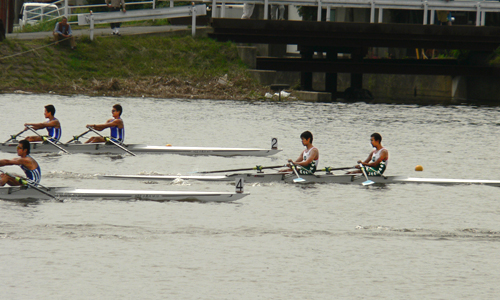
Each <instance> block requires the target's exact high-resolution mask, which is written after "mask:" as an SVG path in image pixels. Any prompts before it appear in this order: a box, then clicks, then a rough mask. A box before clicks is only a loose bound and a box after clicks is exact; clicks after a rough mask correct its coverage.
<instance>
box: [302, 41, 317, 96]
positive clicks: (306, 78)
mask: <svg viewBox="0 0 500 300" xmlns="http://www.w3.org/2000/svg"><path fill="white" fill-rule="evenodd" d="M313 54H314V52H313V51H311V50H309V49H308V50H301V51H300V55H301V57H302V59H304V60H312V58H313ZM312 75H313V74H312V72H300V86H301V89H302V90H304V91H312V90H313V89H312V83H313V76H312Z"/></svg>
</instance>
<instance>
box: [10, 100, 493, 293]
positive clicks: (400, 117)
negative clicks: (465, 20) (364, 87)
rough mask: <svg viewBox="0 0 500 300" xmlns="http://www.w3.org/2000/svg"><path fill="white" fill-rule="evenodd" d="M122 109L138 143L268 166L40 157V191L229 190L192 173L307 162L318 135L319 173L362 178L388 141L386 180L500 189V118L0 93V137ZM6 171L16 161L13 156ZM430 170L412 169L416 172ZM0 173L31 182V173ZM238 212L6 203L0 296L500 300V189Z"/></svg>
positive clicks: (321, 197) (252, 204) (289, 191)
mask: <svg viewBox="0 0 500 300" xmlns="http://www.w3.org/2000/svg"><path fill="white" fill-rule="evenodd" d="M115 103H121V104H122V106H123V108H124V112H123V119H124V122H125V124H126V129H127V135H126V141H127V142H128V143H145V144H149V145H165V144H172V145H176V146H223V147H259V148H268V147H270V145H271V138H273V137H276V138H278V140H279V147H280V148H283V149H284V150H283V151H282V152H280V153H279V154H278V155H275V156H273V157H265V158H259V157H236V158H223V157H189V156H178V155H153V154H151V155H150V154H141V155H138V156H136V157H132V156H129V155H123V156H120V155H114V156H110V155H94V156H92V155H85V154H73V155H64V154H52V155H48V154H44V155H34V157H35V158H36V159H37V160H38V162H39V164H40V165H41V167H42V172H43V179H42V183H43V184H45V185H49V186H52V185H56V186H73V187H81V188H118V189H128V188H131V189H135V188H137V189H162V190H196V191H232V190H233V189H234V185H231V184H227V183H203V182H178V183H167V182H156V183H155V182H139V181H138V182H134V181H119V180H118V181H117V180H102V179H98V178H97V177H96V176H95V175H96V174H138V173H161V174H178V173H183V174H186V173H188V172H193V171H200V170H217V169H232V168H240V167H242V168H245V167H253V166H255V165H264V166H265V165H276V164H278V165H279V164H281V163H284V162H285V160H286V159H287V158H294V159H295V158H297V157H298V155H299V153H300V152H301V151H302V149H303V147H302V145H301V143H300V138H299V136H300V133H301V132H303V131H305V130H310V131H311V132H313V134H314V144H315V146H317V147H318V148H319V149H320V166H322V167H324V166H333V167H344V166H351V165H353V164H354V163H355V161H356V160H358V159H364V158H366V156H367V155H368V153H369V151H370V150H371V147H370V143H369V139H370V134H371V133H373V132H380V133H381V134H382V136H383V142H382V143H383V145H384V146H385V147H387V148H388V149H389V151H390V163H389V167H388V170H387V172H386V174H388V175H408V176H413V177H438V178H468V179H496V180H498V179H500V175H499V173H498V167H497V159H498V146H499V142H498V131H499V129H500V121H499V117H498V116H499V113H500V108H498V107H473V106H446V107H443V106H418V105H383V104H377V105H369V104H364V103H353V104H345V103H331V104H322V103H314V104H312V103H303V102H292V103H278V102H260V101H256V102H246V101H242V102H238V101H211V100H182V99H149V98H106V97H87V96H72V97H66V96H57V95H17V94H16V95H11V94H4V95H0V110H1V117H2V120H3V126H2V127H0V139H2V141H4V140H6V139H7V138H8V137H9V135H11V134H15V133H17V132H19V131H20V130H21V129H22V128H23V124H24V123H25V122H42V121H44V118H43V110H44V105H47V104H54V105H55V107H56V109H57V112H56V117H58V118H59V119H60V121H61V123H62V124H63V138H62V140H64V141H67V140H69V139H71V137H72V136H73V135H77V134H79V133H82V132H84V131H85V124H89V123H90V124H94V123H102V122H104V121H105V120H106V119H108V118H110V117H111V106H112V105H113V104H115ZM0 156H1V158H11V157H14V155H13V154H6V153H1V154H0ZM417 164H419V165H422V166H423V167H424V172H415V171H414V168H415V166H416V165H417ZM2 169H3V170H8V171H16V172H18V171H20V170H19V169H18V167H3V168H2ZM245 191H246V192H249V193H250V195H249V196H247V197H246V198H243V199H241V200H239V201H237V202H234V203H221V204H213V203H212V204H204V203H192V202H189V203H186V202H161V203H157V202H148V201H103V200H95V201H85V200H71V199H66V200H64V201H63V202H56V201H40V202H36V203H29V204H26V203H19V202H10V201H1V200H0V299H497V298H498V295H499V294H500V287H499V285H498V282H500V268H499V267H498V265H499V264H500V255H499V254H498V253H499V250H500V244H499V242H500V225H499V224H500V201H498V200H499V194H500V193H499V192H500V190H499V188H496V187H489V186H477V185H456V186H440V185H427V184H394V185H387V186H368V187H364V186H362V185H340V184H323V185H297V184H281V183H276V184H252V185H249V184H248V185H246V186H245Z"/></svg>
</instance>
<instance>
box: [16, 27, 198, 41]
mask: <svg viewBox="0 0 500 300" xmlns="http://www.w3.org/2000/svg"><path fill="white" fill-rule="evenodd" d="M186 30H189V32H191V29H190V28H188V26H186V25H165V26H131V27H122V28H120V33H121V34H122V35H136V34H155V33H166V32H172V31H186ZM197 30H198V27H197ZM73 35H74V36H75V37H81V36H82V35H87V36H89V35H90V30H89V29H77V30H73ZM111 35H113V34H112V31H111V28H110V27H106V28H96V29H94V37H98V36H111ZM47 37H52V31H44V32H26V33H19V32H16V33H8V34H6V38H7V39H19V40H36V39H44V38H47Z"/></svg>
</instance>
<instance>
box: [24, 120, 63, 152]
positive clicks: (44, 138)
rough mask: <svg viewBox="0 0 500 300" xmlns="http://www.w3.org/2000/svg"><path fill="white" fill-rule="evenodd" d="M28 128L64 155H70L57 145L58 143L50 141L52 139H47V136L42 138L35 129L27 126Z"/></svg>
mask: <svg viewBox="0 0 500 300" xmlns="http://www.w3.org/2000/svg"><path fill="white" fill-rule="evenodd" d="M26 128H28V129H29V130H31V131H33V132H34V133H35V134H36V135H38V136H39V137H41V138H42V139H43V140H44V141H47V142H49V143H50V144H51V145H52V146H54V147H56V148H57V149H59V150H61V151H62V152H64V153H69V152H68V151H66V149H64V148H62V147H61V146H59V145H56V143H54V142H53V141H51V140H50V138H47V137H45V136H42V135H40V134H39V133H38V132H36V130H35V129H33V128H32V127H31V126H29V125H28V126H26Z"/></svg>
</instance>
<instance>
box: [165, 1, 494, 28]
mask: <svg viewBox="0 0 500 300" xmlns="http://www.w3.org/2000/svg"><path fill="white" fill-rule="evenodd" d="M171 1H172V0H171ZM244 3H252V4H263V5H264V19H265V20H267V16H268V12H269V5H295V6H317V7H318V19H317V20H318V21H321V17H322V9H323V8H326V20H327V21H330V10H331V8H367V9H370V23H375V12H376V10H378V22H379V23H381V22H382V14H383V11H384V9H405V10H422V11H423V16H424V18H423V20H424V21H423V24H424V25H427V24H429V16H428V15H429V12H430V20H434V15H435V12H436V11H440V10H444V11H469V12H475V13H476V26H484V24H485V17H486V13H487V12H500V2H499V1H462V0H459V1H450V2H446V1H444V0H434V1H433V0H431V1H427V0H341V1H339V0H251V1H249V0H231V1H224V0H212V17H214V16H218V17H220V18H224V17H225V14H224V12H225V6H226V5H228V4H244ZM218 5H220V6H221V9H220V10H221V11H220V13H218V12H217V11H216V10H217V6H218Z"/></svg>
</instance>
